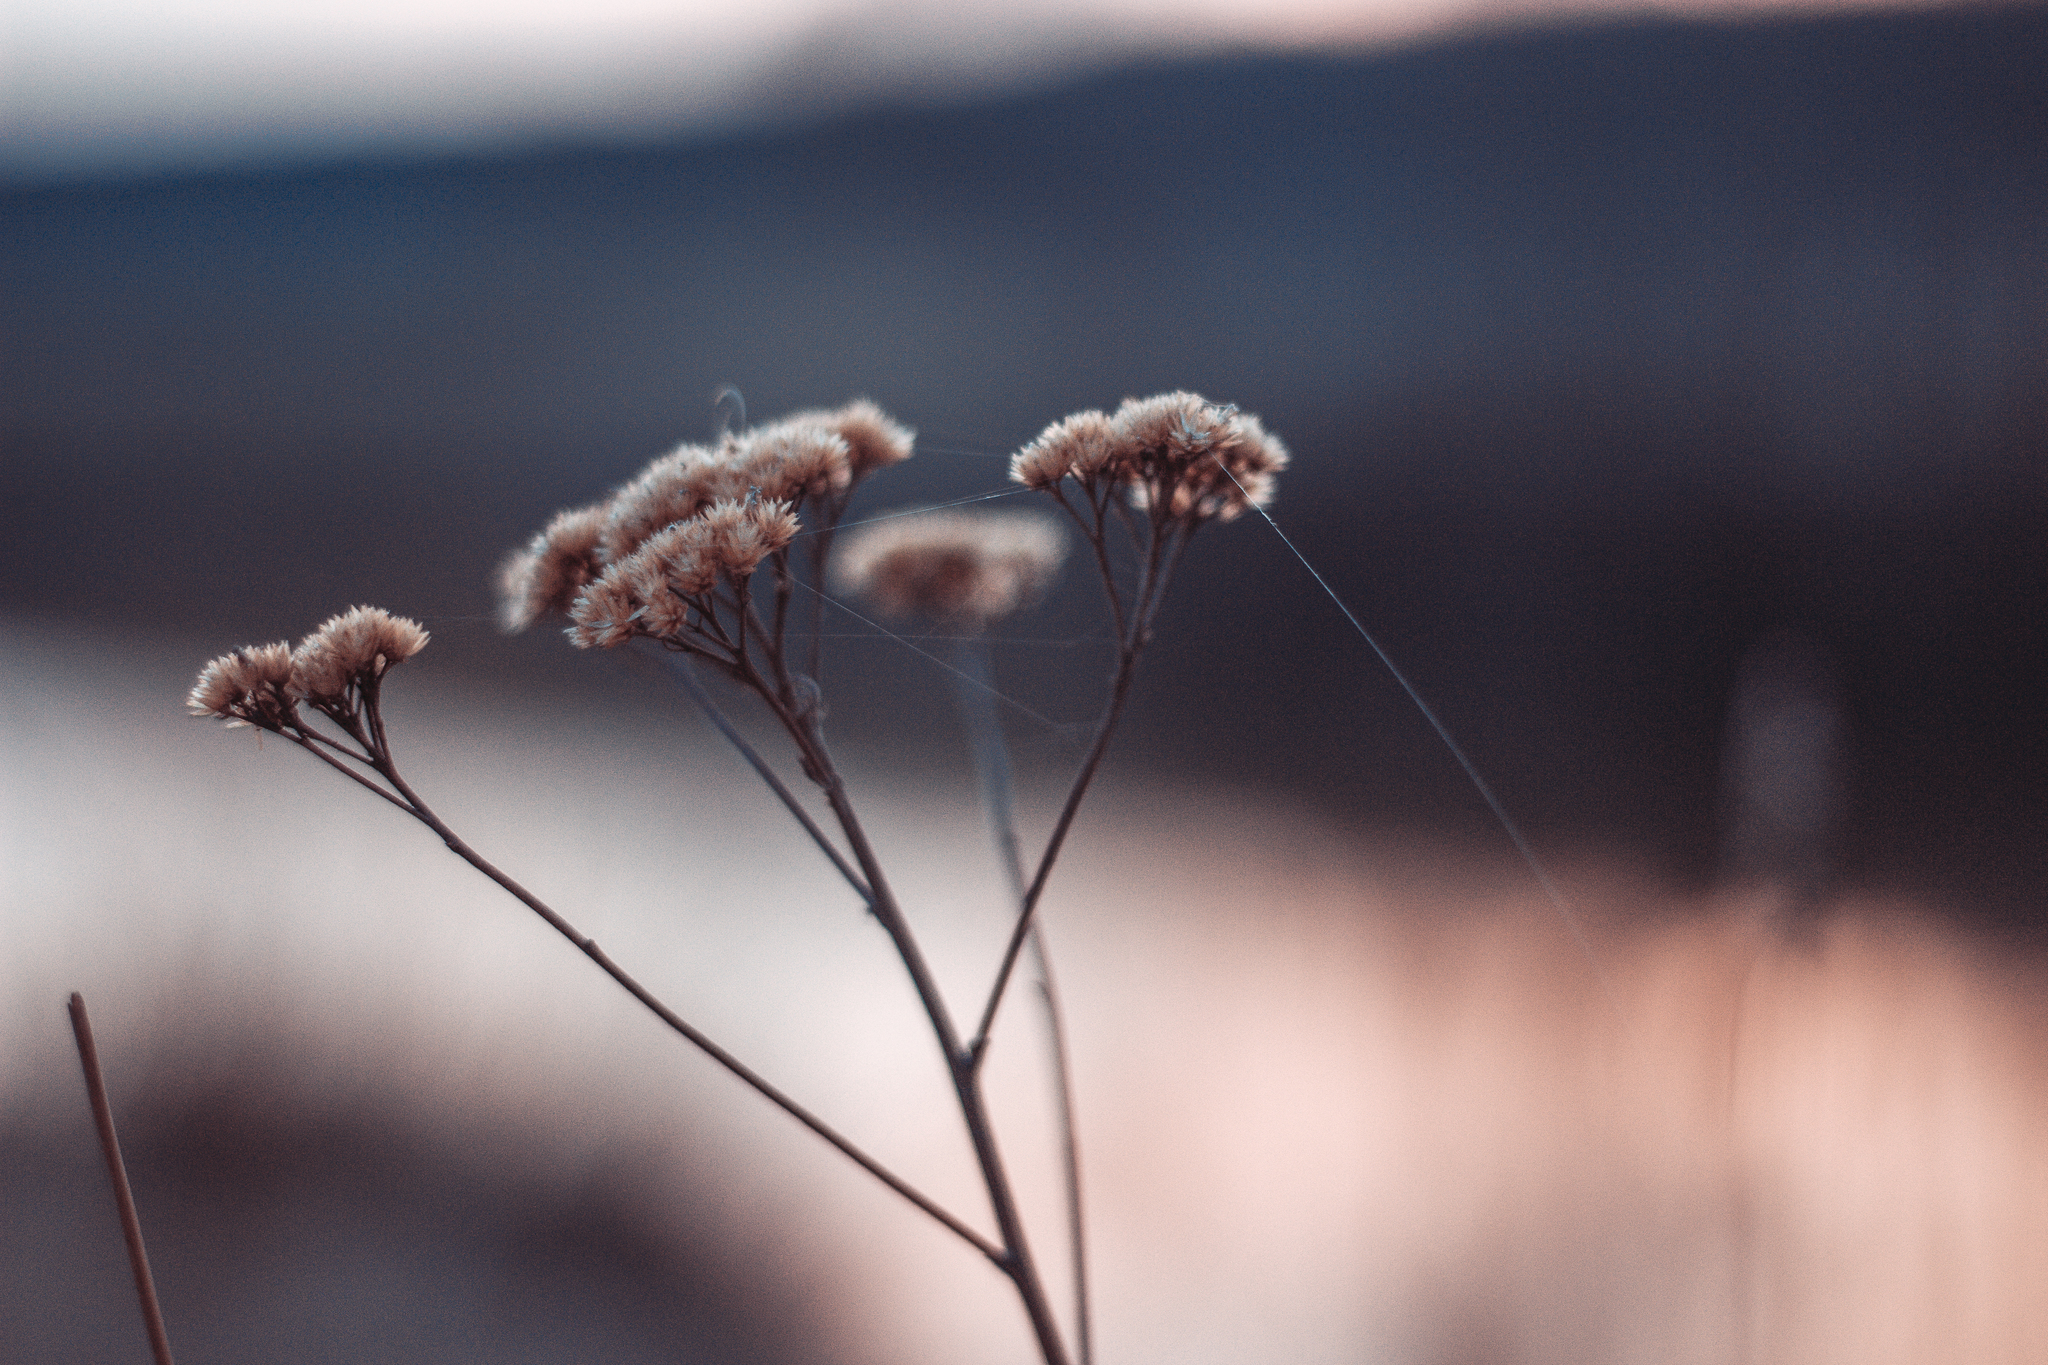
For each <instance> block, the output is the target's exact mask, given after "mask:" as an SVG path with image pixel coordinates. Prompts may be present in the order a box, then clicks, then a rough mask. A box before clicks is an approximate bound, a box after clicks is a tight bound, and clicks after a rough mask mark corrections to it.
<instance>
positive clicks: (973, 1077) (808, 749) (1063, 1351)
mask: <svg viewBox="0 0 2048 1365" xmlns="http://www.w3.org/2000/svg"><path fill="white" fill-rule="evenodd" d="M762 699H763V700H764V701H766V702H768V704H769V706H770V707H771V709H773V710H775V711H776V713H777V718H778V719H780V720H781V721H782V723H783V725H784V726H785V727H786V728H788V730H789V732H790V735H791V737H792V738H793V739H795V740H796V741H797V743H798V745H799V746H800V747H801V748H802V749H803V750H804V751H805V755H806V760H807V762H806V766H807V768H811V769H813V772H812V777H813V780H814V781H816V782H817V783H818V785H819V787H820V788H821V789H822V790H823V791H824V793H825V799H826V801H827V802H828V803H829V804H830V805H831V807H832V813H833V815H834V816H835V817H837V819H838V821H839V828H840V830H841V832H843V833H844V834H845V836H846V843H847V846H848V847H849V848H851V849H852V850H853V856H854V861H855V862H856V863H858V864H859V865H860V870H861V874H862V875H863V876H864V877H866V879H867V883H868V885H869V886H870V887H871V888H872V889H873V891H874V897H873V899H872V900H871V901H870V902H869V904H870V905H871V906H872V908H873V910H874V915H875V919H876V920H877V921H878V922H880V924H881V926H882V928H883V930H884V932H886V933H887V934H888V935H889V939H890V942H892V943H893V944H894V945H895V947H896V955H897V956H898V958H900V959H901V960H902V962H903V968H904V970H905V971H906V972H907V973H908V974H909V976H910V982H911V986H912V988H913V989H914V990H915V991H916V992H917V997H918V1000H919V1001H920V1002H921V1003H922V1004H923V1006H924V1010H925V1016H926V1018H927V1019H929V1020H930V1022H931V1026H932V1034H933V1036H934V1037H935V1039H936V1040H937V1042H938V1044H939V1051H940V1052H941V1053H942V1054H944V1057H945V1062H946V1074H947V1076H948V1077H949V1078H950V1079H951V1080H952V1082H953V1094H954V1096H955V1098H956V1099H957V1100H958V1101H959V1104H960V1116H961V1119H962V1121H963V1122H964V1123H965V1124H966V1127H967V1136H968V1140H969V1141H970V1142H971V1143H972V1144H973V1147H974V1158H975V1162H976V1164H977V1165H978V1166H979V1167H980V1168H981V1177H982V1184H983V1185H984V1186H985V1187H986V1188H987V1190H988V1198H989V1206H990V1209H991V1211H992V1212H993V1213H994V1214H995V1218H996V1227H997V1229H998V1231H999V1232H1000V1233H1001V1235H1002V1242H1003V1258H1002V1260H1001V1261H999V1262H998V1264H999V1265H1000V1266H1001V1268H1002V1270H1003V1273H1004V1274H1006V1275H1008V1276H1009V1278H1010V1282H1011V1283H1012V1284H1013V1285H1015V1286H1016V1288H1017V1295H1018V1297H1019V1298H1020V1299H1021V1300H1023V1304H1024V1312H1025V1315H1026V1316H1027V1317H1028V1318H1029V1319H1030V1320H1031V1330H1032V1332H1033V1333H1034V1334H1035V1335H1036V1336H1037V1338H1038V1348H1039V1351H1040V1353H1041V1354H1042V1355H1043V1356H1044V1358H1045V1362H1046V1365H1067V1360H1068V1357H1067V1348H1066V1343H1065V1342H1064V1341H1063V1340H1062V1339H1061V1337H1060V1330H1059V1322H1058V1320H1057V1319H1056V1318H1055V1317H1054V1316H1053V1311H1052V1302H1051V1300H1050V1299H1048V1298H1047V1296H1046V1293H1045V1282H1044V1280H1043V1279H1042V1278H1041V1277H1040V1275H1039V1273H1038V1266H1037V1263H1036V1262H1035V1261H1034V1260H1033V1258H1032V1255H1031V1246H1030V1243H1029V1241H1028V1240H1027V1239H1026V1237H1025V1235H1024V1220H1023V1216H1022V1215H1021V1214H1020V1213H1019V1212H1018V1209H1017V1199H1016V1195H1015V1194H1014V1193H1013V1192H1012V1191H1011V1188H1010V1178H1009V1174H1008V1172H1007V1170H1006V1168H1005V1167H1004V1165H1003V1158H1002V1152H1001V1151H1000V1149H999V1148H998V1147H997V1145H996V1135H995V1125H994V1123H993V1122H992V1121H991V1120H990V1117H989V1113H988V1105H987V1102H986V1101H985V1100H984V1099H983V1097H982V1093H981V1077H980V1074H979V1069H978V1067H977V1065H976V1062H975V1058H974V1057H973V1056H972V1055H971V1054H969V1053H968V1052H966V1051H964V1050H963V1049H962V1048H961V1046H960V1036H959V1034H958V1032H957V1031H956V1030H955V1029H954V1026H953V1019H952V1015H951V1014H950V1013H949V1012H948V1011H947V1009H946V1002H945V999H944V997H943V996H942V995H941V994H940V992H939V985H938V981H937V979H936V978H935V977H933V975H932V972H931V968H930V966H929V965H928V964H927V963H926V962H925V960H924V953H923V951H922V949H920V948H919V946H918V943H917V937H916V935H915V934H913V933H912V932H911V929H910V923H909V921H908V920H906V919H905V918H904V915H903V911H902V908H901V907H900V906H899V905H898V904H897V902H896V896H895V893H894V892H893V891H891V890H890V889H889V883H888V879H887V878H886V877H885V876H884V875H883V873H882V867H881V862H880V860H879V859H878V858H877V857H876V856H875V850H874V846H873V845H872V844H871V843H870V842H869V841H868V836H867V831H866V830H865V829H863V828H862V826H861V823H860V818H859V817H858V816H857V815H855V814H854V810H853V805H852V803H851V802H850V801H848V800H847V796H846V784H845V782H844V781H842V780H841V779H840V776H839V773H838V770H837V769H836V768H835V767H834V766H833V764H832V758H831V755H830V754H829V753H828V752H827V751H826V749H825V745H824V741H823V738H822V737H821V736H820V735H819V734H818V732H817V730H816V728H815V726H814V725H800V724H799V723H798V722H797V721H796V718H795V717H793V716H792V715H790V713H789V712H788V711H787V710H786V709H784V708H782V707H781V706H780V705H779V704H778V703H777V702H776V700H775V698H774V697H773V696H771V695H769V694H767V693H766V692H765V691H764V692H763V694H762Z"/></svg>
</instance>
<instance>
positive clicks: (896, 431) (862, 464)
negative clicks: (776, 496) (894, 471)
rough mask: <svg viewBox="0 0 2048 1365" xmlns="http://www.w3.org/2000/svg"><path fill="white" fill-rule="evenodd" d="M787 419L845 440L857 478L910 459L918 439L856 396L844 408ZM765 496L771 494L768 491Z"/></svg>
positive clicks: (823, 410) (894, 420) (914, 434)
mask: <svg viewBox="0 0 2048 1365" xmlns="http://www.w3.org/2000/svg"><path fill="white" fill-rule="evenodd" d="M786 420H788V421H790V422H803V423H808V424H811V425H814V426H821V427H823V428H825V429H826V430H827V431H830V432H833V433H835V434H836V435H838V436H839V437H840V439H842V440H844V441H845V442H846V449H847V456H848V462H849V469H850V472H851V474H852V476H853V477H854V478H855V479H864V478H866V477H867V476H868V475H870V474H872V473H874V472H875V471H876V470H878V469H887V468H888V467H889V466H890V465H892V464H901V463H903V462H904V461H905V460H907V459H909V458H910V454H911V446H912V444H913V443H914V442H915V441H916V439H917V433H916V432H914V431H912V430H911V429H910V428H909V427H906V426H904V425H903V424H902V423H900V422H898V421H897V420H896V419H895V418H893V417H891V416H890V415H889V414H888V413H886V412H883V411H882V410H881V409H880V408H879V407H876V406H875V405H874V404H873V403H871V402H869V401H868V400H867V399H865V398H856V399H854V400H853V401H852V402H851V403H848V404H847V405H846V406H845V407H843V408H833V409H830V410H825V409H819V410H817V411H812V412H799V413H795V414H793V415H792V416H790V417H789V418H788V419H786ZM762 496H763V497H766V496H768V494H767V492H766V490H763V492H762Z"/></svg>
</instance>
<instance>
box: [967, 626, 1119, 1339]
mask: <svg viewBox="0 0 2048 1365" xmlns="http://www.w3.org/2000/svg"><path fill="white" fill-rule="evenodd" d="M955 656H956V658H957V659H958V661H959V668H958V669H957V670H956V672H955V675H954V687H953V695H954V699H955V701H956V703H957V704H958V706H959V708H960V715H961V719H962V721H963V723H964V724H965V725H966V727H967V734H968V740H969V746H968V747H969V749H970V750H971V751H972V753H973V755H974V767H975V771H976V773H977V775H978V776H979V777H980V780H981V794H982V806H983V808H984V809H985V810H986V811H987V813H988V820H989V830H990V833H991V834H992V835H993V837H994V839H995V845H996V853H997V856H998V857H999V859H1000V860H1001V862H1002V867H1003V873H1004V876H1005V878H1006V879H1007V880H1008V882H1009V885H1010V898H1011V904H1012V905H1022V904H1023V901H1024V891H1025V882H1024V858H1023V853H1022V851H1021V850H1020V849H1019V848H1018V844H1017V821H1016V800H1015V781H1014V779H1013V776H1012V771H1011V765H1010V750H1009V745H1008V744H1007V743H1006V742H1005V741H1004V739H1003V726H1002V719H1001V717H999V716H998V715H997V714H996V708H995V705H994V702H993V700H992V692H993V687H992V686H991V684H992V683H993V680H994V667H993V665H992V663H991V661H990V658H989V648H988V640H987V637H985V636H982V635H973V636H970V637H967V638H965V639H962V640H961V641H960V642H959V644H958V645H957V647H956V649H955ZM1030 942H1031V957H1032V964H1033V966H1034V967H1035V968H1036V969H1037V972H1038V997H1039V1004H1040V1007H1041V1013H1042V1016H1043V1018H1044V1021H1045V1040H1046V1050H1047V1052H1048V1053H1049V1054H1050V1056H1049V1057H1048V1061H1049V1062H1050V1064H1051V1068H1052V1079H1053V1098H1054V1101H1055V1103H1056V1105H1057V1107H1058V1125H1059V1135H1060V1155H1061V1166H1062V1168H1063V1169H1062V1174H1063V1176H1064V1184H1065V1186H1066V1189H1065V1195H1066V1214H1067V1250H1068V1258H1069V1261H1070V1262H1071V1270H1072V1274H1073V1295H1074V1347H1075V1352H1076V1354H1077V1355H1079V1357H1080V1361H1081V1365H1091V1362H1092V1361H1093V1360H1094V1355H1095V1352H1094V1342H1093V1333H1092V1331H1091V1327H1090V1314H1089V1308H1088V1232H1087V1220H1086V1218H1085V1217H1084V1210H1083V1199H1082V1193H1081V1140H1080V1125H1079V1122H1078V1120H1077V1119H1076V1117H1075V1105H1074V1079H1073V1066H1072V1064H1071V1061H1070V1059H1069V1056H1068V1051H1067V1029H1066V1015H1065V1011H1064V1010H1063V1009H1062V1007H1061V1004H1060V996H1059V987H1058V984H1057V983H1056V982H1055V980H1054V978H1053V971H1052V954H1051V952H1050V950H1049V949H1048V948H1047V947H1046V943H1045V927H1044V926H1043V925H1033V926H1032V929H1031V939H1030Z"/></svg>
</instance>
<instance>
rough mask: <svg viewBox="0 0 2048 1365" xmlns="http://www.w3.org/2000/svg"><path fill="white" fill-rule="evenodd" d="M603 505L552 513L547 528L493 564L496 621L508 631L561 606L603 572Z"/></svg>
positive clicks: (516, 630)
mask: <svg viewBox="0 0 2048 1365" xmlns="http://www.w3.org/2000/svg"><path fill="white" fill-rule="evenodd" d="M604 524H605V509H604V508H602V507H578V508H576V509H574V510H573V511H568V512H560V513H557V514H556V516H555V519H554V520H553V521H551V522H549V523H548V524H547V529H546V530H543V531H542V532H540V533H539V534H538V535H536V536H535V537H534V538H533V540H532V541H531V542H529V543H528V545H527V547H526V548H525V549H523V550H521V551H519V552H518V553H516V554H514V555H513V556H512V557H511V558H509V559H507V560H506V561H505V563H504V565H503V566H502V567H501V568H500V569H499V570H498V621H499V624H501V625H502V626H504V628H505V629H506V630H508V631H511V632H513V633H515V634H516V633H518V632H519V631H522V630H525V629H526V628H527V627H528V626H530V625H532V624H533V622H534V618H535V617H538V616H541V615H544V614H546V613H549V612H565V611H567V610H569V604H570V603H572V602H574V601H575V600H576V594H578V593H580V592H582V591H583V588H584V585H586V584H588V583H589V582H590V581H591V580H592V579H594V578H596V577H597V576H598V575H599V574H601V573H603V572H604V566H603V564H602V563H601V562H599V558H598V540H599V538H600V537H601V536H602V535H603V534H604Z"/></svg>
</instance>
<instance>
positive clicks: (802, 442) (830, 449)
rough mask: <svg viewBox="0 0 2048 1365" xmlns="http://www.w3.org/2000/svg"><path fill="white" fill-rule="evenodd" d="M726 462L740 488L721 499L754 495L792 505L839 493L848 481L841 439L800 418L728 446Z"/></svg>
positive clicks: (848, 453)
mask: <svg viewBox="0 0 2048 1365" xmlns="http://www.w3.org/2000/svg"><path fill="white" fill-rule="evenodd" d="M729 464H730V466H731V468H732V469H733V470H734V471H735V473H736V474H737V475H738V476H739V481H740V482H742V483H743V484H744V485H745V487H744V488H734V489H730V490H722V491H721V492H720V494H719V496H720V497H728V498H729V497H734V496H741V497H744V496H745V495H746V493H748V492H752V491H758V492H759V494H760V496H761V497H762V498H763V499H766V500H769V501H775V502H795V501H796V500H797V499H799V498H803V497H807V496H811V495H818V496H823V495H825V494H828V493H838V492H841V491H843V490H844V489H845V488H846V486H847V485H848V484H850V483H851V482H853V462H852V454H851V451H850V449H849V447H848V446H847V443H846V439H845V438H844V437H842V436H841V435H840V434H839V433H838V432H836V431H833V430H831V429H830V428H828V427H826V426H825V425H823V424H822V423H820V422H816V421H811V420H807V419H804V418H800V417H792V418H790V419H788V420H787V421H782V422H777V423H775V424H774V425H773V426H766V427H761V428H759V429H757V430H755V431H752V432H749V433H748V434H747V435H746V436H745V437H743V438H741V439H740V440H739V442H738V443H737V444H736V446H735V447H734V448H733V451H732V454H731V456H730V458H729Z"/></svg>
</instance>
